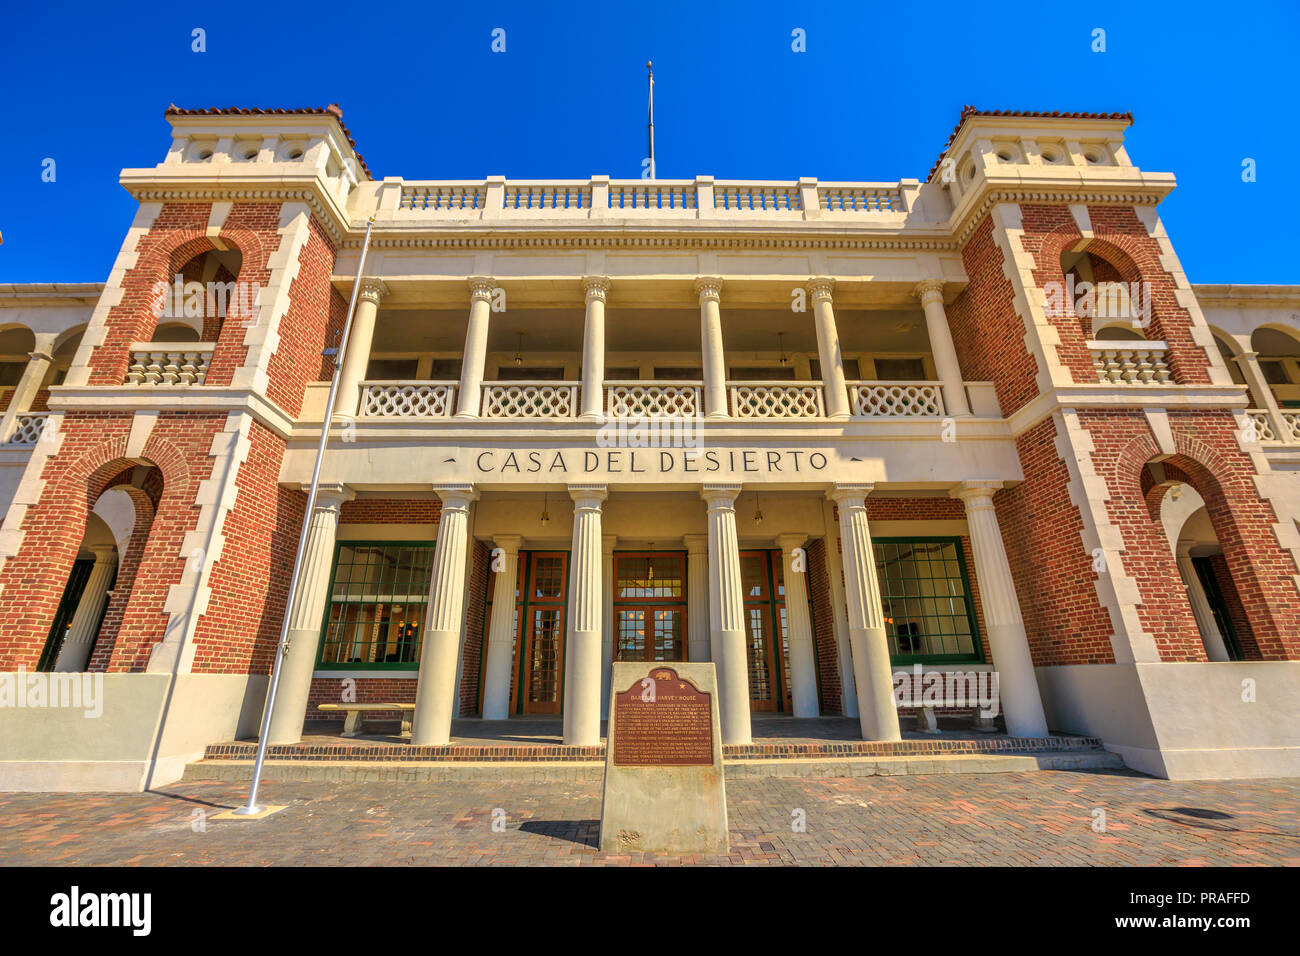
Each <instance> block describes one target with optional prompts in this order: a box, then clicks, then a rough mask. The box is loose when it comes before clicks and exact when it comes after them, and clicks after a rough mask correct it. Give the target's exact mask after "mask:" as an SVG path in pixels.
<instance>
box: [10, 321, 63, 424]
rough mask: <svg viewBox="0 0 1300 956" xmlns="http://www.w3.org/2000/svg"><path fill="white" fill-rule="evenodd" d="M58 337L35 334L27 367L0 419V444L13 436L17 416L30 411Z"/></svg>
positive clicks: (52, 358)
mask: <svg viewBox="0 0 1300 956" xmlns="http://www.w3.org/2000/svg"><path fill="white" fill-rule="evenodd" d="M57 338H58V335H57V334H56V333H54V332H37V333H36V348H34V349H33V350H32V351H31V352H28V353H27V367H26V368H25V369H23V374H22V376H21V377H20V378H19V379H18V384H17V385H15V386H14V390H13V394H11V395H10V396H9V405H8V407H6V408H5V411H4V416H3V417H0V444H3V443H4V442H7V441H8V440H9V438H10V437H11V436H12V435H13V433H14V429H15V427H16V425H17V422H18V416H19V415H25V414H27V413H28V412H30V411H31V410H32V403H33V402H34V401H35V400H36V393H37V392H39V391H40V390H41V385H42V384H44V382H45V376H46V374H47V373H48V372H49V370H50V365H51V364H52V363H53V362H54V354H53V350H54V343H55V341H56V340H57Z"/></svg>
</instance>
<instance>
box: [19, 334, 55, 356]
mask: <svg viewBox="0 0 1300 956" xmlns="http://www.w3.org/2000/svg"><path fill="white" fill-rule="evenodd" d="M61 335H63V333H62V332H33V333H32V338H33V339H34V341H35V343H36V347H35V348H33V349H32V350H31V351H30V352H28V353H27V354H28V355H30V356H32V358H36V357H38V356H39V357H40V358H44V359H51V360H52V359H53V357H54V356H53V352H54V343H55V342H57V341H58V340H59V337H60V336H61Z"/></svg>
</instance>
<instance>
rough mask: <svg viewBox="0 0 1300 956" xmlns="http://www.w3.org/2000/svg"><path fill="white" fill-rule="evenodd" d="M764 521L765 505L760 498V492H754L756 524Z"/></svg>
mask: <svg viewBox="0 0 1300 956" xmlns="http://www.w3.org/2000/svg"><path fill="white" fill-rule="evenodd" d="M762 523H763V506H762V503H761V502H760V501H759V500H758V492H757V491H756V492H754V524H762Z"/></svg>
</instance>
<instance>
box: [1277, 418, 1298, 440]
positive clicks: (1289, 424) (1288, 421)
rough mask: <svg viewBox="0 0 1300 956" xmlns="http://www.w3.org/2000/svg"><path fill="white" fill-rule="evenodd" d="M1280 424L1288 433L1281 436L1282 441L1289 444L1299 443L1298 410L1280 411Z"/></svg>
mask: <svg viewBox="0 0 1300 956" xmlns="http://www.w3.org/2000/svg"><path fill="white" fill-rule="evenodd" d="M1281 414H1282V424H1283V425H1285V426H1286V429H1287V431H1288V432H1289V433H1290V434H1288V435H1286V436H1284V437H1283V439H1282V440H1283V441H1284V442H1288V443H1290V444H1296V443H1300V412H1288V411H1286V410H1283V411H1282V413H1281Z"/></svg>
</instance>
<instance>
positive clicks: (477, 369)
mask: <svg viewBox="0 0 1300 956" xmlns="http://www.w3.org/2000/svg"><path fill="white" fill-rule="evenodd" d="M495 288H496V280H495V279H492V278H490V277H487V276H475V277H473V278H471V279H470V280H469V292H470V294H469V324H468V325H467V326H466V328H465V352H464V355H463V356H462V358H461V364H460V388H459V389H457V392H458V394H457V396H456V417H457V418H477V417H478V414H479V406H480V403H481V402H482V396H483V369H484V366H485V365H486V364H487V343H488V326H489V320H490V319H491V317H492V290H493V289H495Z"/></svg>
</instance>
